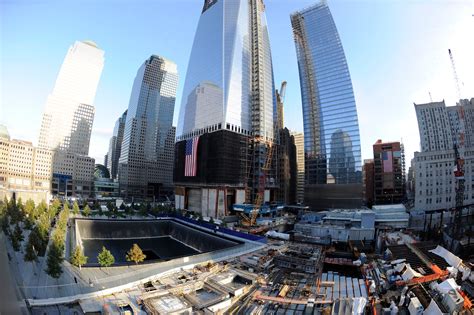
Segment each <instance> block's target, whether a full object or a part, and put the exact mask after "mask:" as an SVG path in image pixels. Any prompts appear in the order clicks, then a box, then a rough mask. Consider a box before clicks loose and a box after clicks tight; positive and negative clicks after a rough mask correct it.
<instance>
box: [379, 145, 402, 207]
mask: <svg viewBox="0 0 474 315" xmlns="http://www.w3.org/2000/svg"><path fill="white" fill-rule="evenodd" d="M373 151H374V173H373V175H374V179H373V185H374V191H373V193H374V202H375V204H377V205H383V204H395V203H402V202H403V200H404V199H405V174H404V165H405V153H404V151H403V145H401V144H400V142H382V140H377V142H376V143H375V144H374V145H373Z"/></svg>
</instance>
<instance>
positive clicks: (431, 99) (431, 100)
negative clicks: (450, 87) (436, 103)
mask: <svg viewBox="0 0 474 315" xmlns="http://www.w3.org/2000/svg"><path fill="white" fill-rule="evenodd" d="M428 94H429V95H430V102H431V103H433V98H432V97H431V92H430V91H428Z"/></svg>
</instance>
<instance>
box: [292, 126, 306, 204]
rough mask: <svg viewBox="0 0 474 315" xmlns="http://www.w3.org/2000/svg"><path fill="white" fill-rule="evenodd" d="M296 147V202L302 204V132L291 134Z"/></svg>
mask: <svg viewBox="0 0 474 315" xmlns="http://www.w3.org/2000/svg"><path fill="white" fill-rule="evenodd" d="M291 135H292V136H293V138H294V139H295V146H296V168H297V171H296V172H297V175H296V176H297V177H296V202H298V203H303V202H304V169H305V167H304V134H303V133H302V132H292V133H291Z"/></svg>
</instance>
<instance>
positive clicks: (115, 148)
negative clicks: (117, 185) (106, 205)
mask: <svg viewBox="0 0 474 315" xmlns="http://www.w3.org/2000/svg"><path fill="white" fill-rule="evenodd" d="M126 120H127V111H125V112H124V113H123V114H122V116H120V117H119V119H117V121H116V122H115V127H114V132H113V134H112V137H111V138H110V141H109V152H108V153H107V163H106V164H104V165H105V167H107V169H108V170H109V173H110V178H111V179H116V178H117V173H118V162H119V158H120V152H121V151H122V141H123V131H124V129H125V121H126Z"/></svg>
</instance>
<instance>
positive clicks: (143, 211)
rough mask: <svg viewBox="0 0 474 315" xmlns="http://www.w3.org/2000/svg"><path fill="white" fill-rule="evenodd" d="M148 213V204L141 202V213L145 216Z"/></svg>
mask: <svg viewBox="0 0 474 315" xmlns="http://www.w3.org/2000/svg"><path fill="white" fill-rule="evenodd" d="M147 213H148V211H147V209H146V205H145V204H144V203H142V204H140V215H141V216H143V217H144V216H146V215H147Z"/></svg>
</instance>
